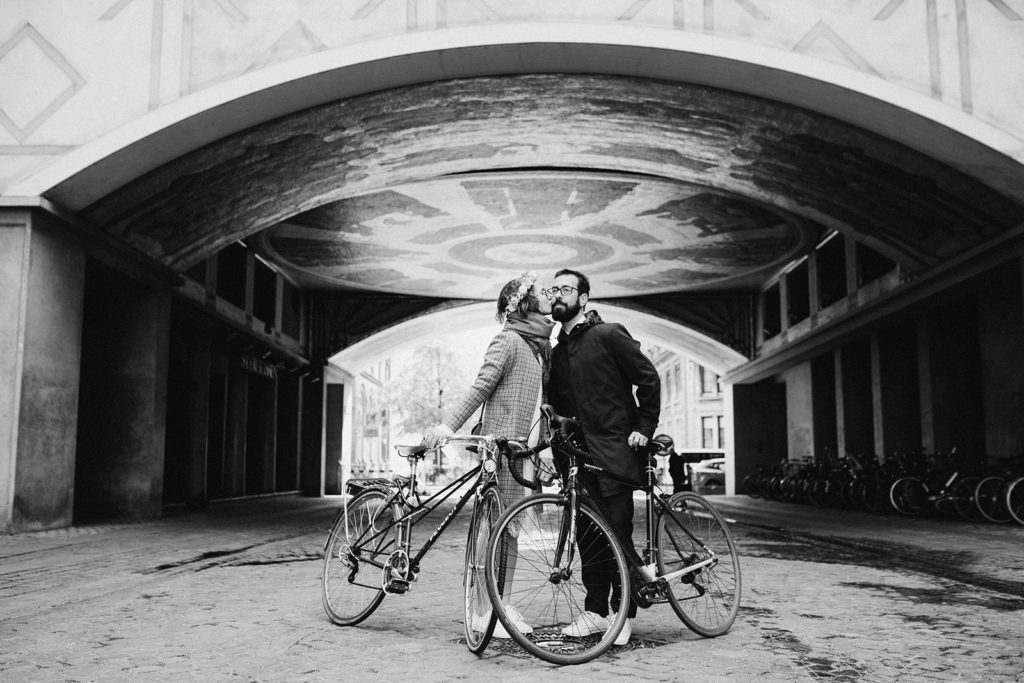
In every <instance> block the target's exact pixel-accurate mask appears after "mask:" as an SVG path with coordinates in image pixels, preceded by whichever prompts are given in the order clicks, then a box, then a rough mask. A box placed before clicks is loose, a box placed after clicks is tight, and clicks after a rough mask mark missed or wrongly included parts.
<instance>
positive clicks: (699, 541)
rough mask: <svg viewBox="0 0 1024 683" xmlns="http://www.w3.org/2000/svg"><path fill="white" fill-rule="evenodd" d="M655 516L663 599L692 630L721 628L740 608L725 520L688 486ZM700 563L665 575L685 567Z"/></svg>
mask: <svg viewBox="0 0 1024 683" xmlns="http://www.w3.org/2000/svg"><path fill="white" fill-rule="evenodd" d="M668 506H669V509H668V510H663V511H662V514H661V515H660V516H659V517H658V523H657V527H656V530H655V534H656V535H655V539H656V541H657V544H658V545H657V550H658V573H659V574H660V575H661V576H669V577H670V578H668V579H667V580H668V588H669V590H668V591H667V594H668V601H669V604H670V605H672V609H673V610H675V613H676V614H677V615H679V618H680V619H682V620H683V623H684V624H686V626H687V628H689V629H690V630H691V631H693V632H694V633H696V634H698V635H701V636H704V637H706V638H713V637H715V636H720V635H722V634H723V633H725V632H727V631H728V630H729V629H730V628H731V627H732V624H733V622H734V621H735V620H736V614H737V612H739V609H740V583H741V582H740V559H739V555H738V554H737V553H736V544H735V543H734V542H733V540H732V534H731V533H730V532H729V527H728V526H726V522H725V520H724V519H723V518H722V516H721V515H720V514H719V513H718V510H716V509H715V508H714V507H712V506H711V503H709V502H708V501H707V500H706V499H705V498H704V497H703V496H699V495H697V494H696V493H692V492H690V491H684V492H682V493H677V494H675V495H674V496H672V497H671V498H669V500H668ZM700 563H705V564H702V565H701V566H700V567H698V568H696V569H694V570H692V571H688V572H685V573H683V574H681V575H678V576H671V575H672V574H673V573H674V572H677V571H679V570H681V569H685V568H686V567H691V566H693V565H696V564H700Z"/></svg>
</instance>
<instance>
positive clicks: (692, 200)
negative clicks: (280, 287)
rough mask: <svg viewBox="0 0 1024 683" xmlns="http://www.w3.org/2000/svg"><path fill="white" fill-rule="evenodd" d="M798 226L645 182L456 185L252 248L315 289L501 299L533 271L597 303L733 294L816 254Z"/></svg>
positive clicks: (730, 202)
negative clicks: (703, 292)
mask: <svg viewBox="0 0 1024 683" xmlns="http://www.w3.org/2000/svg"><path fill="white" fill-rule="evenodd" d="M801 226H802V224H801V223H800V222H799V221H798V220H796V219H795V218H793V217H787V216H784V215H782V214H781V213H780V212H778V211H776V210H770V209H769V208H767V207H765V206H762V205H760V204H757V203H755V202H751V201H750V200H747V199H743V198H741V197H739V196H736V195H731V194H728V193H724V192H721V191H709V190H708V188H705V187H700V186H697V185H692V184H687V183H682V182H675V181H667V180H662V179H657V178H651V177H646V176H639V175H636V176H631V175H624V174H613V173H595V172H574V171H547V172H540V171H536V170H532V171H529V172H509V173H478V174H466V175H453V176H447V177H443V178H439V179H436V180H432V181H425V182H419V183H412V184H408V185H401V186H396V187H391V188H389V189H387V190H383V191H379V192H371V193H368V194H363V195H358V196H355V197H350V198H347V199H343V200H340V201H336V202H333V203H330V204H326V205H324V206H321V207H318V208H316V209H312V210H310V211H306V212H305V213H301V214H298V215H296V216H294V217H292V218H291V219H289V220H287V221H285V222H283V223H279V224H277V225H275V226H274V227H272V228H270V229H268V230H265V231H263V232H262V233H260V234H259V235H258V237H257V239H256V240H254V242H253V243H254V244H255V246H256V248H257V249H258V250H260V251H261V252H262V253H263V255H264V256H265V257H267V258H268V260H271V261H272V262H274V263H275V264H277V265H278V266H279V267H281V268H283V269H284V270H285V271H286V272H288V273H290V274H291V276H292V277H294V278H296V279H298V280H302V281H303V282H304V284H307V285H308V286H311V287H317V286H318V285H319V286H324V287H330V288H332V289H336V288H337V287H339V286H341V287H345V288H352V289H366V290H374V291H386V292H393V293H399V294H417V295H426V296H438V297H454V298H479V299H492V298H494V297H495V296H496V294H497V292H498V291H499V290H500V288H501V286H502V285H503V284H504V283H505V282H507V281H508V280H509V279H511V278H512V277H515V276H516V275H517V274H519V273H521V272H522V271H524V270H533V271H536V272H538V273H539V274H540V275H541V277H542V278H544V277H547V278H549V279H550V278H551V276H552V275H553V274H554V272H555V271H556V270H558V269H559V268H563V267H572V268H575V269H578V270H582V271H584V272H585V273H587V274H588V275H589V276H590V277H591V280H592V282H593V289H594V296H595V297H618V296H628V295H636V294H652V293H658V292H669V291H681V290H691V289H701V288H706V287H709V286H714V287H715V288H717V289H722V288H728V287H729V286H730V283H733V284H735V285H738V284H741V283H743V282H744V280H745V279H746V278H749V277H751V276H752V275H755V274H757V273H758V272H759V271H762V270H764V269H766V268H772V267H776V268H777V267H778V266H780V265H781V264H782V263H784V262H785V261H787V260H788V259H790V258H792V256H793V255H794V254H795V253H797V252H798V251H799V249H800V248H801V247H802V246H804V245H805V244H806V240H807V239H808V235H807V234H806V232H807V230H806V229H805V228H803V227H801Z"/></svg>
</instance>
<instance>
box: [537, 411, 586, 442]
mask: <svg viewBox="0 0 1024 683" xmlns="http://www.w3.org/2000/svg"><path fill="white" fill-rule="evenodd" d="M540 411H541V412H542V413H543V414H544V417H545V418H547V420H548V424H550V425H551V429H552V430H555V431H557V432H558V435H559V436H561V437H563V438H566V439H568V438H569V437H571V436H572V435H573V434H577V433H579V431H580V423H579V422H577V421H576V420H575V419H573V418H571V417H563V416H561V415H559V414H558V413H556V412H555V409H554V408H552V407H551V406H550V405H549V404H547V403H545V404H544V405H542V406H541V407H540Z"/></svg>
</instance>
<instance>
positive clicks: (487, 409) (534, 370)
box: [424, 273, 554, 638]
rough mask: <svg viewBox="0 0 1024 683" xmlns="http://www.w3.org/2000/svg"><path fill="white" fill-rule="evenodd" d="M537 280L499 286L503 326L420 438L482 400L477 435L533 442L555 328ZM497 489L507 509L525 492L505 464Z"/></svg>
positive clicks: (434, 436) (453, 425)
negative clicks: (462, 389) (472, 375)
mask: <svg viewBox="0 0 1024 683" xmlns="http://www.w3.org/2000/svg"><path fill="white" fill-rule="evenodd" d="M536 282H537V275H536V274H535V273H523V274H522V275H521V276H519V277H518V278H516V279H514V280H511V281H509V283H508V284H506V285H505V286H504V287H503V288H502V290H501V294H499V295H498V312H497V315H496V316H495V317H496V318H497V320H498V322H499V323H502V324H503V327H502V330H501V332H499V333H498V334H497V335H496V336H495V337H494V339H492V340H491V343H490V345H489V346H488V347H487V352H486V353H485V354H484V362H483V365H482V366H480V371H479V372H478V373H477V376H476V380H475V381H474V382H473V386H471V387H470V389H469V391H467V392H466V394H465V396H464V397H463V398H462V400H461V401H459V403H458V404H457V405H456V407H455V408H454V409H453V410H452V411H451V413H450V414H449V415H448V416H447V417H446V418H445V420H444V422H443V423H441V424H439V425H438V426H436V427H434V428H433V429H431V430H430V432H429V433H428V434H427V435H426V437H425V439H424V440H425V441H426V442H427V444H429V445H431V446H433V445H436V444H437V442H438V440H440V439H441V438H442V437H444V436H449V435H451V434H454V433H455V432H456V431H457V430H459V429H461V428H462V426H463V425H465V424H466V422H468V421H469V419H470V418H471V417H472V416H473V415H474V413H475V412H476V410H477V409H478V408H479V407H480V406H481V405H483V407H484V412H483V425H482V428H481V431H480V433H481V434H493V435H494V436H497V437H503V438H506V439H520V440H527V441H529V442H530V445H535V443H536V434H537V433H538V432H539V427H540V421H539V418H540V406H541V402H542V401H543V400H544V397H545V389H546V387H547V378H548V373H549V368H550V361H551V330H552V328H553V327H554V323H553V322H551V321H550V320H548V319H547V318H546V317H545V316H546V315H548V314H549V313H551V303H550V301H548V298H547V297H546V296H545V295H543V294H540V292H539V291H538V289H537V287H536ZM498 489H499V490H500V491H501V497H502V502H503V503H504V504H505V507H506V508H507V507H508V506H509V505H512V504H513V503H515V502H516V501H517V500H519V499H520V498H522V497H523V495H525V493H526V489H525V488H524V487H523V486H521V485H520V484H519V483H517V482H516V481H515V479H513V478H512V475H511V473H509V471H508V468H507V467H503V468H501V469H500V470H498ZM512 556H513V557H514V553H512ZM514 569H515V567H514V566H511V567H506V577H507V578H506V581H511V576H512V574H513V572H514ZM484 616H487V617H489V615H484ZM510 616H513V620H514V621H515V623H516V628H518V629H519V630H520V632H522V633H530V632H532V631H533V629H532V628H531V627H530V626H529V625H528V624H526V623H524V622H523V620H522V618H521V617H519V616H518V615H517V614H515V613H514V612H513V613H512V614H511V615H510ZM480 630H482V629H480ZM494 636H495V637H496V638H508V637H509V636H508V634H507V633H506V632H505V630H504V629H503V628H502V627H501V624H500V623H499V624H498V625H497V626H496V627H495V632H494Z"/></svg>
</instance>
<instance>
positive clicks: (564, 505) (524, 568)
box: [487, 493, 630, 664]
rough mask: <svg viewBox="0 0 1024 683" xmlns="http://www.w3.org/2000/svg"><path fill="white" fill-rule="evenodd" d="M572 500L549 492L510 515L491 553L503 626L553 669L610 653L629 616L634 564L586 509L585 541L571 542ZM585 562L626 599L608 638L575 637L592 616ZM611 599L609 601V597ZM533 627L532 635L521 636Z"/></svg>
mask: <svg viewBox="0 0 1024 683" xmlns="http://www.w3.org/2000/svg"><path fill="white" fill-rule="evenodd" d="M570 518H571V509H570V506H569V502H568V500H567V499H566V498H563V497H562V496H559V495H557V494H547V493H541V494H536V495H532V496H529V497H527V498H524V499H523V500H521V501H519V502H518V503H516V504H515V505H513V506H512V507H510V508H508V510H506V511H505V513H504V514H503V515H502V516H501V519H499V520H498V524H497V526H496V527H495V528H494V531H493V532H492V533H491V539H490V542H489V543H488V548H487V592H488V594H489V595H490V598H491V604H492V605H493V606H494V610H495V612H496V613H497V615H498V619H499V620H500V621H501V623H502V625H503V626H504V627H505V629H506V630H507V631H508V632H509V634H510V635H511V636H512V637H513V638H514V639H515V640H516V642H517V643H519V644H520V645H521V646H522V647H523V648H524V649H525V650H526V651H527V652H530V653H531V654H533V655H534V656H536V657H539V658H541V659H543V660H544V661H547V662H551V663H552V664H581V663H583V662H587V661H590V660H591V659H594V658H595V657H597V656H599V655H601V654H602V653H603V652H605V651H606V650H608V648H610V647H611V646H612V644H613V642H614V641H615V638H616V637H617V636H618V634H619V631H620V630H622V626H623V624H624V623H625V622H626V617H627V615H628V613H629V600H630V592H629V590H630V588H629V573H628V567H627V564H626V557H625V555H624V554H623V551H622V548H621V546H620V545H619V543H618V541H617V540H615V536H614V533H613V532H612V530H611V528H610V527H609V526H608V525H607V523H605V521H604V520H603V519H602V518H601V517H599V516H597V514H596V513H595V512H594V511H593V510H591V509H590V508H588V507H586V506H582V505H581V506H580V508H579V514H578V516H577V525H578V528H577V534H576V537H575V538H571V537H570V533H569V528H570V526H569V523H570V521H571V520H570ZM583 558H586V565H587V571H588V577H589V576H590V575H591V572H594V571H603V572H604V574H603V576H604V578H605V579H608V580H610V581H611V583H612V590H613V591H616V590H617V592H618V594H619V595H621V604H620V605H619V610H618V612H617V613H616V615H615V617H614V618H611V616H610V615H609V619H608V622H609V626H608V630H607V631H601V630H597V631H595V632H593V633H590V634H587V635H582V634H579V635H571V634H568V633H566V632H565V631H567V630H569V626H570V625H571V624H574V623H577V622H578V620H579V618H580V616H581V615H582V614H583V612H584V610H585V606H584V601H585V598H586V594H587V589H586V587H585V586H584V585H583V569H584V567H583V564H584V562H583ZM606 600H607V598H606ZM517 623H518V624H519V625H520V626H523V625H525V626H526V627H529V628H530V632H528V633H524V632H522V631H520V630H519V627H518V626H517Z"/></svg>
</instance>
